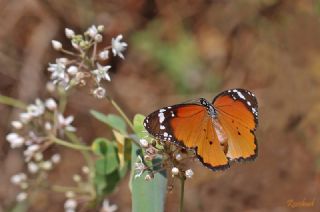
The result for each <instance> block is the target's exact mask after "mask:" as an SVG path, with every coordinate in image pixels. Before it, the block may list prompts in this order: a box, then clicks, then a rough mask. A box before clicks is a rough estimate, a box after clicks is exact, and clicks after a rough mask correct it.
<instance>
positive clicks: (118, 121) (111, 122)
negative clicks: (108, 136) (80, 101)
mask: <svg viewBox="0 0 320 212" xmlns="http://www.w3.org/2000/svg"><path fill="white" fill-rule="evenodd" d="M90 113H91V115H92V116H93V117H95V118H96V119H98V120H99V121H101V122H103V123H105V124H107V125H108V126H110V127H111V128H113V129H116V130H118V131H119V132H121V133H123V134H127V127H126V122H125V121H124V120H123V118H121V117H120V116H118V115H115V114H108V115H105V114H103V113H100V112H98V111H95V110H91V111H90Z"/></svg>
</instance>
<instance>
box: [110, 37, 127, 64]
mask: <svg viewBox="0 0 320 212" xmlns="http://www.w3.org/2000/svg"><path fill="white" fill-rule="evenodd" d="M122 38H123V36H122V35H118V36H117V37H116V38H112V40H111V46H112V52H113V56H117V55H118V56H119V57H121V58H122V59H124V56H123V54H122V52H123V51H124V50H125V49H126V47H127V46H128V44H127V43H125V42H121V40H122Z"/></svg>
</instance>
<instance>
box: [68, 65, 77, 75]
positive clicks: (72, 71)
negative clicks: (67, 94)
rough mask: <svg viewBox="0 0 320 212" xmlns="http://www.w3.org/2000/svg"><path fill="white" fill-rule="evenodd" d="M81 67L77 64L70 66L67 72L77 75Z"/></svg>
mask: <svg viewBox="0 0 320 212" xmlns="http://www.w3.org/2000/svg"><path fill="white" fill-rule="evenodd" d="M78 71H79V69H78V67H77V66H70V67H69V68H68V69H67V72H68V73H69V74H70V75H76V74H77V73H78Z"/></svg>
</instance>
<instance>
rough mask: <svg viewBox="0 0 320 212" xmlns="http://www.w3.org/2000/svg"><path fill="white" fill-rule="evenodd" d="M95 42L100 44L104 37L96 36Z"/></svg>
mask: <svg viewBox="0 0 320 212" xmlns="http://www.w3.org/2000/svg"><path fill="white" fill-rule="evenodd" d="M94 40H95V41H97V42H98V43H100V42H101V41H102V35H100V34H97V35H96V36H94Z"/></svg>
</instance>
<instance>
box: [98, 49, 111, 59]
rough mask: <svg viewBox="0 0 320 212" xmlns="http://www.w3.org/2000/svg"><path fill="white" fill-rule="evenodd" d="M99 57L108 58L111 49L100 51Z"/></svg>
mask: <svg viewBox="0 0 320 212" xmlns="http://www.w3.org/2000/svg"><path fill="white" fill-rule="evenodd" d="M99 58H100V59H101V60H107V59H108V58H109V51H108V50H103V51H102V52H100V53H99Z"/></svg>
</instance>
